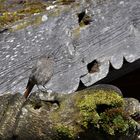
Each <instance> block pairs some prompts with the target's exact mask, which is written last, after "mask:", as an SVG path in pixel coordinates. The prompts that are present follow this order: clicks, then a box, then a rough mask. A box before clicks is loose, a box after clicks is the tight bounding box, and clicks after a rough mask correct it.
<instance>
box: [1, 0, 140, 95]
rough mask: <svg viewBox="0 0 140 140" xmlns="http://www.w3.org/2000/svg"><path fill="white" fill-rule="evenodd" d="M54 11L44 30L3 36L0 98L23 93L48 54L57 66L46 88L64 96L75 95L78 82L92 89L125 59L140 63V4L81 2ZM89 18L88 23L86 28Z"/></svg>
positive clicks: (117, 0) (108, 0)
mask: <svg viewBox="0 0 140 140" xmlns="http://www.w3.org/2000/svg"><path fill="white" fill-rule="evenodd" d="M53 6H54V7H55V8H54V9H51V8H50V9H51V10H50V11H47V12H46V13H44V14H43V15H41V16H42V20H43V21H44V22H42V24H40V25H38V26H37V25H36V26H28V27H26V28H24V29H20V30H16V31H14V32H9V31H8V32H3V33H1V34H0V93H3V92H5V91H19V92H23V91H24V89H25V87H26V84H27V80H28V77H29V74H30V72H31V68H32V66H33V65H34V63H35V61H36V60H37V59H38V58H39V57H40V56H42V55H44V54H46V55H48V54H52V55H54V57H55V60H56V64H55V67H54V75H53V77H52V79H51V80H50V81H49V83H48V84H47V85H46V88H47V89H48V90H52V91H54V92H64V93H71V92H73V91H75V90H76V89H77V88H78V85H79V81H80V80H81V81H82V82H83V84H84V85H85V86H90V85H92V84H94V83H95V82H97V81H99V80H100V79H102V78H104V77H106V75H107V74H108V72H109V65H110V64H112V66H113V67H114V68H115V69H120V68H121V66H122V64H123V59H124V58H125V59H126V60H127V61H128V62H134V61H135V60H137V59H139V58H140V23H139V22H140V1H139V0H93V1H92V0H90V1H87V2H86V1H83V2H81V1H80V0H79V1H76V2H72V3H71V4H70V5H59V6H57V5H55V4H54V5H53ZM79 13H81V15H80V14H79ZM86 17H88V18H90V21H89V22H88V23H86V24H84V23H82V22H84V21H82V20H84V19H83V18H86ZM28 20H29V19H28ZM30 20H31V19H30ZM22 22H23V21H21V23H22ZM79 22H80V23H79ZM18 24H19V23H18ZM15 27H16V25H14V26H12V27H11V28H15ZM95 60H96V62H97V63H98V71H94V72H89V70H88V69H87V65H88V64H89V63H91V62H92V61H95Z"/></svg>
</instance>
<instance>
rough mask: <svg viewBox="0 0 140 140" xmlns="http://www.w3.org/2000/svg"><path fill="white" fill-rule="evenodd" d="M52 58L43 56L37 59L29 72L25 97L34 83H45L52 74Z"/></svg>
mask: <svg viewBox="0 0 140 140" xmlns="http://www.w3.org/2000/svg"><path fill="white" fill-rule="evenodd" d="M53 68H54V59H53V57H50V56H43V57H41V58H39V59H38V61H37V62H36V64H35V65H34V67H33V69H32V72H31V74H30V77H29V80H28V83H27V86H26V90H25V92H24V97H25V98H27V97H28V96H29V94H30V92H31V91H32V89H33V87H34V86H35V85H37V86H38V85H42V86H45V84H46V83H47V82H48V81H49V80H50V79H51V77H52V75H53Z"/></svg>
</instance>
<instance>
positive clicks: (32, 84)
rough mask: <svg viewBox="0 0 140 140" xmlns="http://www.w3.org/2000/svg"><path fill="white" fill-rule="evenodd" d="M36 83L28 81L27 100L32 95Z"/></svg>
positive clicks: (25, 93) (25, 95)
mask: <svg viewBox="0 0 140 140" xmlns="http://www.w3.org/2000/svg"><path fill="white" fill-rule="evenodd" d="M34 85H35V84H34V83H32V82H31V81H30V80H29V81H28V84H27V86H26V90H25V92H24V97H25V98H27V97H28V96H29V94H30V92H31V91H32V89H33V87H34Z"/></svg>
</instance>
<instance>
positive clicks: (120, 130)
mask: <svg viewBox="0 0 140 140" xmlns="http://www.w3.org/2000/svg"><path fill="white" fill-rule="evenodd" d="M100 118H101V119H100V124H101V125H100V126H101V129H102V130H103V131H105V132H106V133H108V134H110V135H115V134H125V135H126V134H128V133H130V130H131V131H132V130H134V129H135V128H136V123H135V122H134V121H133V120H131V119H130V117H129V116H128V114H127V113H126V112H124V111H123V109H122V108H113V109H110V110H106V111H105V112H103V113H101V114H100Z"/></svg>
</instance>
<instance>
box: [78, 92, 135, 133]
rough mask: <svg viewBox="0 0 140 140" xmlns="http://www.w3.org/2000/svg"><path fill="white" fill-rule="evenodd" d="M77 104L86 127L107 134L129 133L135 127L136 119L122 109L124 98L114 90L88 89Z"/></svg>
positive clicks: (82, 122)
mask: <svg viewBox="0 0 140 140" xmlns="http://www.w3.org/2000/svg"><path fill="white" fill-rule="evenodd" d="M77 106H78V108H79V110H80V114H81V116H82V119H81V124H82V125H83V126H84V127H85V129H89V127H90V126H92V127H95V128H97V129H100V130H102V131H104V132H105V133H107V134H110V135H115V134H116V133H123V134H127V133H128V132H129V130H130V128H134V126H135V123H134V121H132V120H130V117H128V115H127V113H126V112H125V111H124V110H123V109H122V108H123V106H124V100H123V98H122V97H121V96H119V95H118V94H117V93H115V92H114V91H104V90H96V91H92V90H89V91H87V94H86V95H84V96H82V98H81V99H80V100H79V101H78V103H77Z"/></svg>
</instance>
